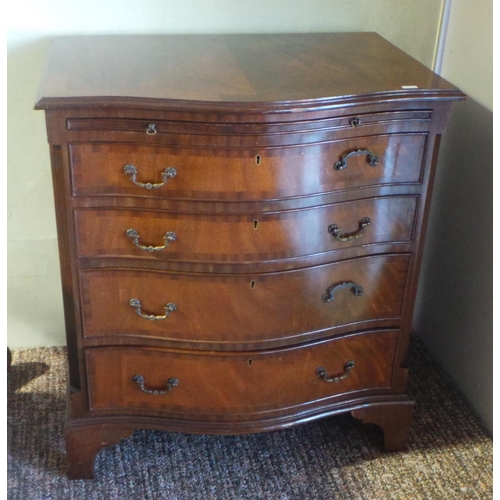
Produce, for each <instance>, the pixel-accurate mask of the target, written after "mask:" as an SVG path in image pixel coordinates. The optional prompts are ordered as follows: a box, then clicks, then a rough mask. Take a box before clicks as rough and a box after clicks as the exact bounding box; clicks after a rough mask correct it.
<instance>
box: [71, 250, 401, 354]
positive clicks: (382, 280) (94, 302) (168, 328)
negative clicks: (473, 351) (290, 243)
mask: <svg viewBox="0 0 500 500" xmlns="http://www.w3.org/2000/svg"><path fill="white" fill-rule="evenodd" d="M409 260H410V256H409V255H407V254H399V255H376V256H371V257H363V258H358V259H352V260H347V261H342V262H337V263H333V264H327V265H323V266H317V267H312V268H308V269H301V270H296V271H284V272H278V273H269V274H260V275H259V274H256V275H249V274H241V275H222V274H219V275H217V274H212V275H208V274H175V273H168V272H161V271H154V272H148V271H131V270H112V269H101V270H82V271H80V282H81V289H82V290H81V293H82V301H83V308H82V309H83V325H84V335H85V336H86V337H95V336H120V335H123V336H133V337H156V338H161V339H168V340H171V341H176V340H177V341H183V342H186V341H187V342H191V341H193V342H198V343H202V342H215V343H226V344H228V348H229V349H230V348H231V347H230V346H231V344H238V343H244V342H266V341H272V340H280V339H287V338H295V339H297V338H298V337H301V336H302V337H306V336H307V334H308V333H310V332H317V331H321V330H324V329H329V328H332V327H338V326H342V325H352V324H355V325H356V326H357V327H360V326H362V325H363V323H365V322H369V321H377V320H386V319H398V318H400V317H401V314H402V307H403V298H404V293H405V286H406V279H407V273H408V266H409ZM356 286H358V287H361V288H362V290H360V289H359V288H356ZM361 292H362V293H361ZM131 299H137V300H138V301H139V302H140V304H141V305H140V308H138V306H137V303H136V302H133V303H132V305H131V304H130V301H131ZM169 304H170V305H169ZM171 304H175V310H173V309H174V307H172V305H171ZM138 313H141V314H142V315H144V316H145V317H142V316H140V315H139V314H138ZM149 315H154V316H158V317H159V318H158V319H155V320H151V319H148V316H149ZM160 318H163V319H160Z"/></svg>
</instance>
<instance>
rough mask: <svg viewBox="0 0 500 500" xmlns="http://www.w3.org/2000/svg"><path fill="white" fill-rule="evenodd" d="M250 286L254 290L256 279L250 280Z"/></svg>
mask: <svg viewBox="0 0 500 500" xmlns="http://www.w3.org/2000/svg"><path fill="white" fill-rule="evenodd" d="M250 287H251V288H252V290H253V289H254V288H255V281H254V280H252V281H250Z"/></svg>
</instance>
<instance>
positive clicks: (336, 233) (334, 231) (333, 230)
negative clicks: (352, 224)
mask: <svg viewBox="0 0 500 500" xmlns="http://www.w3.org/2000/svg"><path fill="white" fill-rule="evenodd" d="M371 222H372V221H371V220H370V217H364V218H363V219H361V220H360V221H359V229H358V230H357V231H356V232H355V233H352V234H349V233H344V234H340V233H341V231H342V229H340V227H339V226H337V224H331V225H329V226H328V232H329V233H330V234H331V235H332V236H333V237H334V238H335V239H337V240H339V241H354V240H357V239H358V238H361V236H363V234H365V228H366V227H368V226H369V225H370V224H371Z"/></svg>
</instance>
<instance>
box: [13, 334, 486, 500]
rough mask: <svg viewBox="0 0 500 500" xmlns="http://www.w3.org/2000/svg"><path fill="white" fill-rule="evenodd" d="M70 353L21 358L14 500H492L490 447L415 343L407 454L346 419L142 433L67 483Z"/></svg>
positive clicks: (16, 367) (22, 354)
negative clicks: (228, 431) (232, 431)
mask: <svg viewBox="0 0 500 500" xmlns="http://www.w3.org/2000/svg"><path fill="white" fill-rule="evenodd" d="M65 353H66V351H65V348H63V347H50V348H34V349H21V350H14V351H13V360H12V368H11V371H10V372H9V374H8V441H7V444H8V469H7V472H8V484H7V488H8V493H7V498H8V499H9V500H38V499H44V500H45V499H46V500H49V499H50V500H56V499H57V500H73V499H82V500H83V499H84V500H94V499H95V500H108V499H109V500H115V499H116V500H162V499H166V500H167V499H168V500H198V499H199V500H212V499H214V500H215V499H217V500H233V499H234V500H247V499H248V500H250V499H251V500H265V499H269V500H271V499H272V500H336V499H349V500H361V499H366V500H375V499H401V500H403V499H404V500H408V499H412V500H416V499H431V500H439V499H446V500H449V499H454V500H456V499H480V500H485V499H490V498H493V492H492V490H493V477H492V469H493V466H492V462H493V446H492V440H491V439H490V438H489V437H488V436H487V435H486V434H485V433H484V432H483V430H482V428H481V426H480V425H479V423H478V422H477V420H476V419H475V418H474V416H473V415H472V414H471V413H470V411H469V410H468V409H467V407H466V405H465V404H464V403H463V401H462V400H461V399H460V397H459V395H458V393H457V392H456V391H455V390H454V389H453V387H452V386H451V385H450V383H449V381H448V380H447V378H446V377H445V375H444V374H443V373H442V372H441V371H440V369H439V367H438V366H437V365H436V364H435V363H434V362H433V360H432V358H431V357H430V355H429V353H428V352H427V351H426V349H425V348H424V346H423V345H422V344H421V343H420V341H419V340H418V339H417V338H416V337H415V336H413V337H412V340H411V345H410V359H409V363H410V369H411V372H410V373H411V376H410V384H409V393H410V396H411V397H412V398H414V399H415V400H416V407H415V413H414V423H413V426H412V428H411V431H410V437H409V450H408V451H407V452H405V453H393V454H384V453H382V452H381V448H380V446H381V443H382V432H381V431H380V430H379V428H378V427H376V426H371V425H366V424H362V423H360V422H358V421H357V420H355V419H353V418H352V417H351V416H350V415H340V416H336V417H332V418H327V419H323V420H319V421H316V422H313V423H309V424H305V425H301V426H297V427H293V428H290V429H286V430H282V431H275V432H269V433H262V434H253V435H242V436H205V435H189V434H181V433H169V432H160V431H146V430H137V431H136V432H135V433H134V434H133V436H131V437H130V438H128V439H125V440H123V441H122V442H121V443H120V444H118V445H115V446H113V447H109V448H104V449H103V450H102V451H101V452H100V453H99V454H98V456H97V458H96V464H95V477H96V479H95V480H93V481H92V480H79V481H69V480H68V479H67V478H66V462H65V448H64V440H63V427H64V412H65V401H64V400H65V396H66V383H65V382H66V359H65Z"/></svg>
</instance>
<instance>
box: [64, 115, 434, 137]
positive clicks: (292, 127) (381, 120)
mask: <svg viewBox="0 0 500 500" xmlns="http://www.w3.org/2000/svg"><path fill="white" fill-rule="evenodd" d="M329 113H330V114H331V113H332V111H331V110H330V111H329ZM312 114H313V113H311V112H306V113H302V115H299V116H302V118H303V119H301V120H297V118H295V117H296V116H297V115H298V113H297V112H295V113H293V114H291V115H289V121H277V120H283V119H286V118H288V117H287V115H283V113H276V114H275V115H272V114H270V113H266V114H265V116H264V117H263V115H262V114H258V115H247V116H245V115H243V116H241V115H239V116H238V119H239V120H241V121H242V122H240V123H238V122H237V121H236V117H235V115H234V114H233V115H227V116H225V117H224V116H223V114H222V113H220V114H219V116H218V118H220V120H217V121H216V122H215V123H214V122H212V123H210V122H203V121H193V119H196V118H199V117H200V116H201V117H202V119H204V120H207V118H209V117H210V115H203V114H202V113H197V114H196V115H194V116H190V117H189V119H187V120H186V116H185V114H182V113H176V112H175V111H170V112H169V115H170V116H171V117H175V118H176V119H177V120H158V119H153V118H149V119H146V118H144V119H138V118H100V117H89V118H83V117H77V116H75V117H69V118H67V119H66V129H67V130H70V131H72V132H87V131H93V132H95V131H109V132H114V133H117V132H118V133H119V132H129V133H134V134H138V136H135V135H134V138H135V139H136V140H140V138H141V136H142V137H144V136H145V135H148V136H149V137H148V138H151V137H152V136H154V135H158V136H162V135H164V134H196V135H215V134H217V135H222V136H228V135H243V136H247V135H254V136H255V135H256V136H258V135H262V134H283V133H289V132H294V133H298V132H305V131H315V130H325V129H351V128H352V127H364V126H371V125H388V124H397V123H402V124H404V126H406V127H408V123H411V122H414V121H416V120H418V121H421V122H430V119H431V111H430V110H417V109H413V110H402V111H380V112H375V113H359V114H354V115H344V116H338V117H333V116H332V117H329V118H319V119H318V118H313V119H311V118H310V116H311V115H312ZM212 117H213V115H212ZM251 120H260V121H255V122H254V123H252V122H251ZM263 120H265V121H264V122H263Z"/></svg>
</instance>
